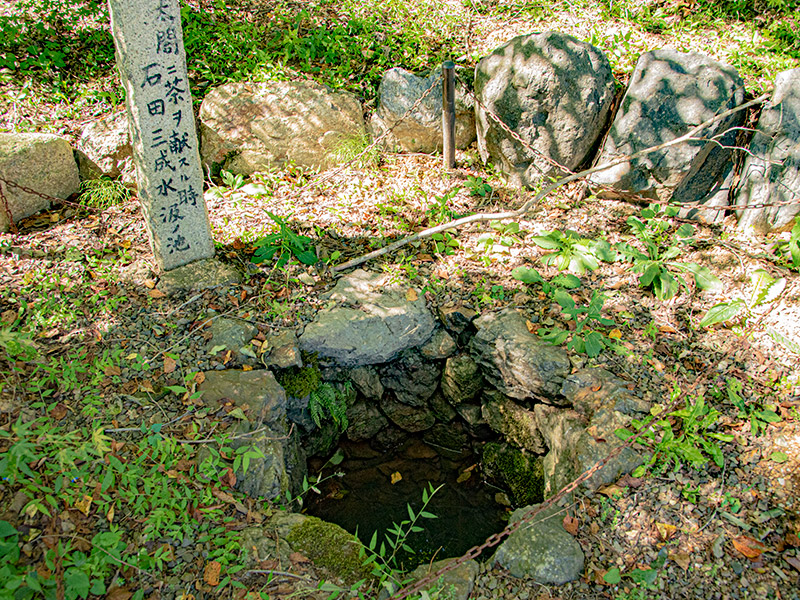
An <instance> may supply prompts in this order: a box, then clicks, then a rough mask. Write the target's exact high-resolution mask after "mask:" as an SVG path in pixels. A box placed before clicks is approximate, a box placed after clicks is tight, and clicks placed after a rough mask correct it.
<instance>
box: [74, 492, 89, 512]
mask: <svg viewBox="0 0 800 600" xmlns="http://www.w3.org/2000/svg"><path fill="white" fill-rule="evenodd" d="M75 508H77V509H78V510H79V511H81V512H82V513H83V514H85V515H86V516H87V517H88V516H89V511H90V510H91V508H92V497H91V496H87V495H85V494H84V496H83V498H81V499H80V500H78V501H77V502H75Z"/></svg>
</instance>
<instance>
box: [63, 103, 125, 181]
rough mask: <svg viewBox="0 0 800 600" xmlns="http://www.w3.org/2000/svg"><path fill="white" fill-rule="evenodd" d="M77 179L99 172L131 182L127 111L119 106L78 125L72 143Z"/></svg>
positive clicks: (92, 176)
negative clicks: (74, 151) (76, 160)
mask: <svg viewBox="0 0 800 600" xmlns="http://www.w3.org/2000/svg"><path fill="white" fill-rule="evenodd" d="M76 149H77V152H76V155H77V157H78V166H79V167H80V173H81V179H84V180H86V179H96V178H98V177H100V176H101V175H105V176H106V177H111V178H112V179H116V178H117V177H120V178H121V179H122V181H124V182H126V183H133V182H135V178H136V168H135V166H134V164H133V146H132V145H131V138H130V133H129V132H128V114H127V113H126V112H125V111H124V110H119V111H117V112H115V113H113V114H110V115H107V116H105V117H102V118H100V119H97V120H96V121H92V122H91V123H89V124H88V125H86V126H84V128H83V129H81V134H80V137H79V138H78V142H77V144H76Z"/></svg>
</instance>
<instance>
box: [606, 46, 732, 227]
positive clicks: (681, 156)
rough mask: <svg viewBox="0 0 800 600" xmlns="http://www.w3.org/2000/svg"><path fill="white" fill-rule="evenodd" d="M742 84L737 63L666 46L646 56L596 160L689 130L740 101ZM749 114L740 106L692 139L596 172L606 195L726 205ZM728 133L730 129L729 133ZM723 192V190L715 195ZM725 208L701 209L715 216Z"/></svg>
mask: <svg viewBox="0 0 800 600" xmlns="http://www.w3.org/2000/svg"><path fill="white" fill-rule="evenodd" d="M743 99H744V83H743V82H742V78H741V77H740V76H739V73H737V71H736V69H734V68H733V67H730V66H727V65H723V64H720V63H718V62H716V61H714V60H712V59H710V58H708V57H707V56H704V55H702V54H698V53H695V52H688V53H687V52H678V51H676V50H670V49H662V50H654V51H653V52H646V53H645V54H642V56H641V57H640V58H639V61H638V62H637V63H636V69H635V70H634V72H633V75H631V82H630V85H629V87H628V90H627V92H626V93H625V96H624V97H623V99H622V104H621V106H620V109H619V111H618V112H617V116H616V117H615V119H614V122H613V123H612V125H611V130H610V132H609V135H608V137H607V138H606V142H605V144H604V146H603V149H602V151H601V153H600V157H599V158H598V161H597V162H598V164H604V163H608V162H611V161H616V160H617V159H620V158H623V157H626V156H629V155H632V154H634V153H637V152H640V151H642V150H645V149H647V148H650V147H653V146H658V145H660V144H664V143H666V142H669V141H671V140H674V139H675V138H678V137H680V136H682V135H684V134H686V133H687V132H688V131H689V130H690V129H692V128H693V127H695V126H697V125H700V124H701V123H703V122H705V121H707V120H709V119H711V118H712V117H714V116H715V115H718V114H720V113H722V112H724V111H726V110H728V109H730V108H733V107H735V106H737V105H739V104H741V103H742V101H743ZM743 118H744V112H742V111H740V112H737V113H734V114H732V115H729V116H727V117H725V118H723V119H720V120H719V121H717V122H715V123H714V124H712V125H710V126H708V127H707V128H706V129H704V130H703V131H702V132H700V133H699V134H698V135H697V136H696V137H702V138H706V139H710V138H712V137H714V136H717V135H720V134H724V135H722V136H721V137H718V138H716V139H715V140H714V141H701V140H698V141H689V142H685V143H682V144H677V145H675V146H670V147H668V148H664V149H661V150H657V151H654V152H650V153H648V154H646V155H643V156H640V157H638V158H635V159H633V160H629V161H623V162H622V163H620V164H618V165H616V166H614V167H611V168H609V169H606V170H603V171H600V172H598V173H595V174H594V175H592V176H591V182H592V183H593V184H595V185H602V186H606V187H607V188H609V187H610V188H612V190H611V191H609V190H608V189H606V191H605V192H604V193H607V194H608V195H614V194H617V193H622V194H624V193H633V194H638V195H641V196H646V197H649V198H653V199H656V200H660V201H668V200H672V201H675V202H681V203H687V202H691V203H696V202H701V203H705V204H707V205H709V206H711V205H719V204H720V203H724V204H727V194H726V193H725V190H724V188H725V185H727V184H726V178H727V177H729V175H730V167H731V163H730V150H727V149H725V148H723V147H722V146H721V145H720V144H722V145H725V146H731V145H733V143H734V142H735V138H736V131H729V130H730V129H731V128H732V127H735V126H737V125H739V124H740V123H741V122H742V119H743ZM725 132H727V133H725ZM718 192H719V193H718ZM721 214H722V212H721V211H704V213H701V214H699V215H698V216H701V217H702V218H704V219H705V220H715V219H716V218H717V215H721Z"/></svg>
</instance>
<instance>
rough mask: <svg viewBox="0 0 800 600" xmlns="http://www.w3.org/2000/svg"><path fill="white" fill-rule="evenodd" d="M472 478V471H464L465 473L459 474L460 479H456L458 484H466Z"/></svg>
mask: <svg viewBox="0 0 800 600" xmlns="http://www.w3.org/2000/svg"><path fill="white" fill-rule="evenodd" d="M471 476H472V471H463V472H461V473H459V474H458V478H457V479H456V483H464V482H465V481H466V480H467V479H469V478H470V477H471Z"/></svg>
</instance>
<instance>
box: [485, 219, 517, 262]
mask: <svg viewBox="0 0 800 600" xmlns="http://www.w3.org/2000/svg"><path fill="white" fill-rule="evenodd" d="M489 226H490V227H491V228H492V229H493V230H494V233H492V232H486V233H482V234H481V235H480V236H479V237H478V239H477V241H476V245H477V246H478V248H479V249H480V252H479V256H480V258H481V261H482V262H483V264H484V265H485V266H487V267H488V266H489V265H490V264H491V262H492V260H494V259H497V258H500V257H503V256H509V255H510V254H511V248H513V247H514V245H515V244H516V243H517V242H518V241H519V232H520V228H519V223H502V222H500V221H492V222H491V223H489Z"/></svg>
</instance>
